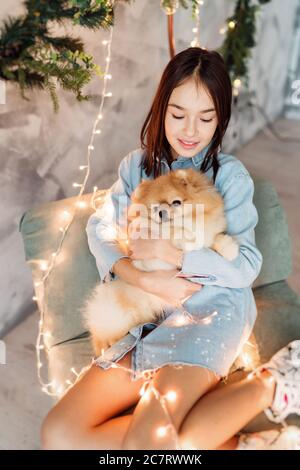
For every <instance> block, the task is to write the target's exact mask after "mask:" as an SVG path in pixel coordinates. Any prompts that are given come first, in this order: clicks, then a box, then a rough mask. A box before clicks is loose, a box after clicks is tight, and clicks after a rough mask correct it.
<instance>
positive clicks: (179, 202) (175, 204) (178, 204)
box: [172, 199, 181, 206]
mask: <svg viewBox="0 0 300 470" xmlns="http://www.w3.org/2000/svg"><path fill="white" fill-rule="evenodd" d="M180 205H181V201H180V200H179V199H175V201H173V202H172V206H180Z"/></svg>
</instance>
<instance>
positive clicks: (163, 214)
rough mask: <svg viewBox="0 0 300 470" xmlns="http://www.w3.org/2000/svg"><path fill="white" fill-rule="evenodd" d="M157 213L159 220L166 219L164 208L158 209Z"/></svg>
mask: <svg viewBox="0 0 300 470" xmlns="http://www.w3.org/2000/svg"><path fill="white" fill-rule="evenodd" d="M158 215H159V217H160V218H161V220H167V219H168V211H167V210H166V209H162V210H160V211H159V213H158Z"/></svg>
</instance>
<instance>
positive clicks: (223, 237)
mask: <svg viewBox="0 0 300 470" xmlns="http://www.w3.org/2000/svg"><path fill="white" fill-rule="evenodd" d="M213 249H214V250H215V251H217V252H218V253H219V254H220V255H222V256H223V257H224V258H226V259H228V261H232V260H234V259H235V258H236V257H237V256H238V254H239V244H238V243H237V241H236V240H235V239H234V238H233V237H231V236H230V235H227V234H219V235H217V237H216V240H215V242H214V245H213Z"/></svg>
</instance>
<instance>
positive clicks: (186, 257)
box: [86, 146, 262, 290]
mask: <svg viewBox="0 0 300 470" xmlns="http://www.w3.org/2000/svg"><path fill="white" fill-rule="evenodd" d="M208 148H209V146H207V147H205V148H204V149H203V150H201V151H200V152H199V153H198V154H196V155H195V156H194V157H191V158H187V157H184V156H179V157H178V158H177V159H176V160H174V161H173V162H172V164H171V170H177V169H179V168H181V169H182V168H194V169H195V170H198V171H199V169H200V166H201V163H202V161H203V159H204V157H205V155H206V152H207V150H208ZM142 156H143V150H142V149H141V148H138V149H136V150H134V151H132V152H130V153H129V154H128V155H126V156H125V157H124V158H123V159H122V161H121V163H120V165H119V169H118V180H117V181H116V182H115V183H114V184H113V185H112V186H111V188H110V190H109V191H108V192H107V193H106V198H105V201H104V203H103V205H102V206H101V208H100V209H98V210H97V211H96V212H95V213H93V214H92V215H91V216H90V218H89V220H88V222H87V226H86V232H87V237H88V244H89V248H90V251H91V253H92V254H93V255H94V257H95V259H96V264H97V268H98V271H99V275H100V279H101V282H108V281H112V280H113V279H116V278H117V277H118V276H117V275H116V274H114V273H112V272H111V269H112V267H113V265H114V263H115V262H116V261H117V260H119V259H120V258H124V257H125V258H129V257H128V256H127V255H125V254H124V252H123V251H122V250H121V248H120V246H119V244H118V242H117V241H116V239H114V238H113V237H112V236H111V235H108V234H109V231H108V228H109V226H110V224H111V223H112V222H113V221H114V222H115V221H116V222H117V223H120V224H121V221H120V220H117V217H116V214H117V213H120V212H121V213H123V209H125V206H126V205H127V206H128V205H129V204H130V202H131V201H130V196H131V194H132V192H133V190H134V189H135V188H136V187H137V186H138V184H139V183H140V182H141V181H142V179H153V176H150V177H148V176H147V175H146V173H145V171H144V170H143V169H142V168H141V166H140V164H141V160H142ZM218 160H219V164H220V168H219V170H218V173H217V176H216V181H215V186H216V188H217V190H218V191H219V193H220V194H221V196H222V197H223V200H224V208H225V215H226V221H227V230H226V233H228V234H229V235H232V236H234V237H235V238H236V240H237V242H238V243H239V255H238V256H237V257H236V258H235V259H234V260H232V261H228V260H227V259H225V258H224V257H223V256H221V255H220V254H218V253H217V252H216V251H214V250H213V249H211V248H202V249H199V250H192V251H189V252H185V253H184V254H183V261H182V268H181V270H180V273H181V274H182V275H184V276H185V277H186V278H187V279H190V280H191V281H193V282H199V283H201V284H203V285H212V286H220V287H225V288H232V289H241V288H250V287H251V286H252V283H253V282H254V280H255V279H256V278H257V276H258V274H259V272H260V269H261V266H262V254H261V252H260V251H259V250H258V248H257V246H256V244H255V232H254V229H255V226H256V225H257V222H258V214H257V210H256V208H255V206H254V204H253V193H254V183H253V180H252V178H251V176H250V174H249V172H248V170H247V169H246V168H245V166H244V165H243V163H242V162H241V161H239V160H238V159H237V158H236V157H234V156H232V155H229V154H224V153H222V152H219V153H218ZM161 165H162V166H163V168H162V174H165V173H168V172H169V171H170V168H169V165H168V163H167V161H166V159H165V158H163V159H162V160H161ZM205 174H206V175H207V176H208V177H209V178H210V179H211V180H212V178H213V169H212V168H210V169H209V170H208V171H207V172H206V173H205ZM120 204H122V205H123V206H124V207H120ZM247 290H248V289H247ZM249 290H251V289H249Z"/></svg>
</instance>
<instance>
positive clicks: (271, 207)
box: [19, 176, 300, 431]
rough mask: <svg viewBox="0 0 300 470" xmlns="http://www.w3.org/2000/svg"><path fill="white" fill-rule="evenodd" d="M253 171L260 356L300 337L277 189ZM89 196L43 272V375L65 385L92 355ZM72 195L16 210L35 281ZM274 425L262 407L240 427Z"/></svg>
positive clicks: (299, 310) (95, 278)
mask: <svg viewBox="0 0 300 470" xmlns="http://www.w3.org/2000/svg"><path fill="white" fill-rule="evenodd" d="M253 179H254V183H255V194H254V203H255V205H256V208H257V210H258V214H259V222H258V225H257V227H256V242H257V245H258V247H259V249H260V250H261V252H262V254H263V259H264V261H263V266H262V270H261V272H260V275H259V277H258V278H257V279H256V281H255V283H254V285H253V289H254V295H255V299H256V302H257V307H258V318H257V321H256V324H255V328H254V335H255V339H256V342H257V345H258V349H259V354H260V358H261V362H265V361H266V360H268V359H269V358H270V357H271V356H272V355H273V354H274V353H275V352H276V351H278V349H280V348H281V347H283V346H284V345H286V344H287V343H288V342H290V341H292V340H294V339H299V338H300V300H299V298H298V296H297V295H296V294H295V292H293V290H292V289H291V288H290V287H289V285H288V284H287V282H286V279H287V277H288V276H289V274H290V272H291V247H290V239H289V234H288V226H287V221H286V218H285V214H284V212H283V210H282V207H281V206H280V203H279V199H278V196H277V193H276V191H275V189H274V187H273V186H272V184H271V183H269V182H268V181H264V180H261V179H258V178H256V177H254V176H253ZM91 197H92V195H91V194H87V195H85V196H84V197H83V200H84V201H85V202H86V203H87V204H86V207H85V208H79V209H77V214H76V217H75V219H74V221H73V223H72V225H71V226H70V229H69V231H68V232H67V235H66V238H65V240H64V243H63V247H62V252H61V256H60V257H58V259H57V265H56V267H55V269H54V271H53V272H52V274H51V275H50V276H49V278H48V280H47V297H46V302H45V305H44V307H45V309H44V321H45V329H46V330H48V331H49V332H50V333H51V337H49V338H47V350H46V353H47V359H48V380H49V381H53V380H54V379H55V382H56V387H57V386H58V387H59V386H60V387H63V388H64V387H67V386H68V385H67V384H66V381H67V380H71V381H72V382H73V381H74V373H73V372H72V371H71V368H73V367H74V368H75V369H76V371H78V372H79V371H80V370H81V368H82V367H84V366H86V365H88V364H89V363H90V362H91V358H92V357H93V352H92V349H91V345H90V341H89V335H88V333H87V332H86V331H85V329H84V326H83V323H82V318H81V316H80V308H81V306H82V305H83V302H84V301H85V299H86V297H87V295H88V293H89V292H90V290H91V289H92V288H93V287H94V285H95V284H96V283H97V282H99V274H98V271H97V268H96V263H95V259H94V257H93V255H92V254H91V253H90V251H89V248H88V244H87V238H86V232H85V227H86V223H87V219H88V217H89V216H90V214H91V213H92V212H93V208H92V206H91V204H90V202H91ZM75 202H76V198H75V197H74V198H69V199H65V200H60V201H55V202H50V203H46V204H43V205H40V206H38V207H35V208H32V209H29V210H28V211H27V212H26V213H25V214H23V216H22V218H21V220H20V226H19V230H20V232H21V235H22V238H23V243H24V249H25V257H26V262H27V263H28V264H29V266H30V267H31V269H32V275H33V280H34V281H38V280H39V278H40V276H41V271H40V267H39V263H40V261H41V260H44V259H47V260H48V259H50V257H51V253H52V252H54V251H56V249H57V245H58V241H59V239H60V236H61V233H60V232H59V226H60V223H61V220H62V219H61V217H62V216H63V211H64V210H67V211H70V212H71V211H72V208H73V207H74V204H75ZM36 289H39V287H36ZM37 295H38V293H37ZM129 411H131V410H127V412H129ZM124 414H126V412H125V413H124ZM288 422H289V423H294V424H298V425H300V419H299V418H296V417H295V419H293V417H291V418H289V419H288ZM274 427H275V425H274V423H270V422H269V421H268V420H267V419H266V417H265V415H264V413H261V414H260V415H259V416H258V417H257V418H255V420H253V421H252V422H251V423H249V425H247V427H246V428H245V430H255V431H258V430H261V429H266V428H274Z"/></svg>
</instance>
